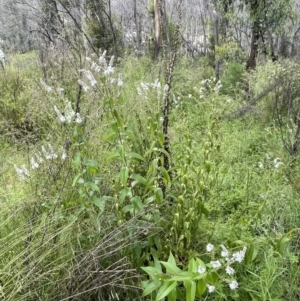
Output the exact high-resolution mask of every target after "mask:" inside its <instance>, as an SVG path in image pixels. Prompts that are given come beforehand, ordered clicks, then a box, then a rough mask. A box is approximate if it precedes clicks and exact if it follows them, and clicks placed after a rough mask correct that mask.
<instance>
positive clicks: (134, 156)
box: [126, 152, 145, 161]
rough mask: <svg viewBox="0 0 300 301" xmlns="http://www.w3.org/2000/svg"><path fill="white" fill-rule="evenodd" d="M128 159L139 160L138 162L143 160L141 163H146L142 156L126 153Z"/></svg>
mask: <svg viewBox="0 0 300 301" xmlns="http://www.w3.org/2000/svg"><path fill="white" fill-rule="evenodd" d="M126 157H130V158H134V159H138V160H141V161H145V159H144V158H143V157H142V156H141V155H140V154H137V153H133V152H129V153H126Z"/></svg>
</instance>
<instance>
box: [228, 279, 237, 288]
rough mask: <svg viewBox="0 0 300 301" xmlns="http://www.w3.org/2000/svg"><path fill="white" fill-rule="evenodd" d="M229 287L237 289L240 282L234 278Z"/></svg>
mask: <svg viewBox="0 0 300 301" xmlns="http://www.w3.org/2000/svg"><path fill="white" fill-rule="evenodd" d="M229 287H230V289H231V290H235V289H237V288H238V287H239V284H238V283H237V282H236V281H235V280H233V281H231V282H230V283H229Z"/></svg>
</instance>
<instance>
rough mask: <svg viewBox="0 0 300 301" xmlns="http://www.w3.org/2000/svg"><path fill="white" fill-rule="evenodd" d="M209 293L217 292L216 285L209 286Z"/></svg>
mask: <svg viewBox="0 0 300 301" xmlns="http://www.w3.org/2000/svg"><path fill="white" fill-rule="evenodd" d="M207 288H208V292H209V293H213V292H214V291H215V290H216V287H215V286H214V285H209V284H207Z"/></svg>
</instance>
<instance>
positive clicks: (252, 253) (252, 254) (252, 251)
mask: <svg viewBox="0 0 300 301" xmlns="http://www.w3.org/2000/svg"><path fill="white" fill-rule="evenodd" d="M258 250H259V246H258V245H255V244H252V245H251V246H250V248H248V250H247V252H246V256H245V262H246V263H251V262H252V261H253V260H254V259H255V258H256V256H257V254H258Z"/></svg>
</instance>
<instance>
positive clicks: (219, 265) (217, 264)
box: [210, 260, 222, 269]
mask: <svg viewBox="0 0 300 301" xmlns="http://www.w3.org/2000/svg"><path fill="white" fill-rule="evenodd" d="M210 264H211V265H212V267H213V268H214V269H218V268H220V267H221V266H222V264H221V262H220V261H219V260H216V261H211V262H210Z"/></svg>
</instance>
